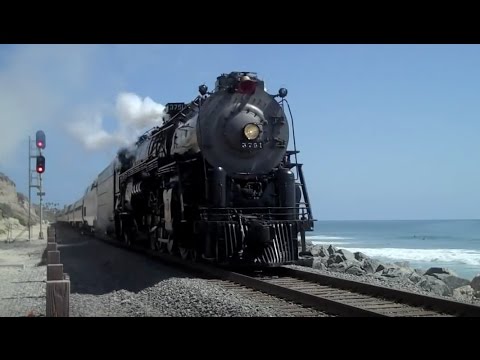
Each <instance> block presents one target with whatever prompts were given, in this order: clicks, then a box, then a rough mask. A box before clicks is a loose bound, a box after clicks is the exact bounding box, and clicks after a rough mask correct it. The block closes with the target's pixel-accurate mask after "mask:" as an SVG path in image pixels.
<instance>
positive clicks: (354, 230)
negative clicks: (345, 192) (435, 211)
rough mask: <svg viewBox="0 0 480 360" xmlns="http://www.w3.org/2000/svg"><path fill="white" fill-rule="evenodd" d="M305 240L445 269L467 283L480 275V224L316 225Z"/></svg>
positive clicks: (411, 222) (342, 223) (400, 221)
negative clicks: (450, 270)
mask: <svg viewBox="0 0 480 360" xmlns="http://www.w3.org/2000/svg"><path fill="white" fill-rule="evenodd" d="M306 237H307V239H309V240H311V241H312V242H313V243H314V244H327V245H328V244H332V245H334V246H336V247H337V248H343V249H347V250H349V251H352V252H355V251H361V252H363V253H364V254H366V255H367V256H370V257H373V258H376V259H378V260H381V261H384V262H396V261H408V262H409V263H410V266H411V267H412V268H420V269H424V270H426V269H428V268H430V267H445V268H449V269H452V270H453V271H455V272H456V273H457V274H458V276H460V277H463V278H465V279H469V280H471V279H472V278H473V277H475V276H476V275H480V220H395V221H390V220H385V221H316V222H315V231H313V232H308V233H307V234H306Z"/></svg>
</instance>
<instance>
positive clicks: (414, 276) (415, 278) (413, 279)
mask: <svg viewBox="0 0 480 360" xmlns="http://www.w3.org/2000/svg"><path fill="white" fill-rule="evenodd" d="M422 279H423V276H421V275H419V274H418V273H417V272H416V271H412V272H411V273H410V275H409V276H408V280H410V281H411V282H413V283H414V284H416V283H418V282H419V281H421V280H422Z"/></svg>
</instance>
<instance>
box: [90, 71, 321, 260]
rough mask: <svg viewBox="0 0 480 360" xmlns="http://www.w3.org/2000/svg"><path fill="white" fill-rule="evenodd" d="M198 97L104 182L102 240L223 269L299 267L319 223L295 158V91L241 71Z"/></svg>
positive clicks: (116, 164) (124, 153) (177, 108)
mask: <svg viewBox="0 0 480 360" xmlns="http://www.w3.org/2000/svg"><path fill="white" fill-rule="evenodd" d="M199 93H200V95H199V96H198V97H197V98H196V99H195V100H194V101H192V102H190V103H169V104H167V105H166V114H165V118H164V123H163V125H162V126H159V127H155V128H153V129H151V130H150V131H148V132H147V133H145V134H144V135H143V136H142V137H140V139H139V140H138V142H137V143H136V144H135V146H134V147H132V148H125V149H121V150H120V151H119V152H118V156H117V158H116V159H115V161H113V162H112V163H111V164H110V165H109V166H108V167H107V168H106V169H105V170H104V171H103V172H102V173H101V174H100V175H99V176H98V178H97V180H96V181H95V182H94V184H92V187H91V189H92V191H93V190H94V189H95V192H96V194H97V197H98V198H97V201H96V203H95V207H96V217H95V220H94V221H93V227H94V231H95V232H97V233H101V234H109V233H115V234H116V236H117V238H118V239H120V240H122V241H124V242H125V243H127V244H130V243H133V242H141V241H148V243H149V246H151V248H152V249H154V250H157V251H166V252H171V253H179V254H180V255H181V256H182V257H183V258H197V259H198V258H203V259H205V260H208V261H212V262H215V263H220V264H247V265H259V266H278V265H282V264H288V263H294V262H295V261H296V260H298V254H299V249H298V247H299V242H298V236H299V235H300V237H301V239H302V247H303V251H305V231H311V230H313V218H312V212H311V207H310V202H309V198H308V193H307V188H306V184H305V180H304V176H303V172H302V165H301V164H299V163H297V161H295V160H294V159H296V158H297V153H298V151H297V149H296V148H295V149H294V150H291V151H290V150H288V149H287V146H288V144H289V136H290V133H289V130H290V127H289V123H288V119H287V116H286V113H285V111H284V110H285V109H286V107H288V109H289V110H290V108H289V105H288V102H287V101H286V99H285V97H286V96H287V90H286V89H284V88H282V89H280V91H279V93H278V94H276V95H270V94H268V93H267V92H266V91H265V87H264V83H263V81H261V80H260V79H259V78H258V77H257V75H256V74H255V73H251V72H232V73H229V74H222V75H221V76H219V77H218V78H217V82H216V84H215V89H214V91H213V92H208V88H207V87H206V86H205V85H201V86H200V87H199ZM292 125H293V123H292ZM293 135H294V134H293ZM293 138H294V137H293ZM87 193H88V189H87ZM85 196H87V194H86V195H85ZM102 204H103V205H102ZM110 204H111V205H110Z"/></svg>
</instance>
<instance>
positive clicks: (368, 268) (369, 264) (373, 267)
mask: <svg viewBox="0 0 480 360" xmlns="http://www.w3.org/2000/svg"><path fill="white" fill-rule="evenodd" d="M361 264H362V265H361V266H362V269H363V270H365V272H366V273H368V274H373V273H375V272H377V271H380V270H377V269H378V268H379V266H380V265H382V270H383V269H384V266H383V264H382V263H380V261H377V260H375V259H369V258H367V259H364V260H363V261H362V263H361Z"/></svg>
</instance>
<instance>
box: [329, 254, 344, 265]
mask: <svg viewBox="0 0 480 360" xmlns="http://www.w3.org/2000/svg"><path fill="white" fill-rule="evenodd" d="M344 260H345V259H344V258H343V257H342V255H340V254H336V255H333V256H330V258H329V259H328V260H327V265H328V266H330V265H332V264H340V263H342V262H343V261H344Z"/></svg>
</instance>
